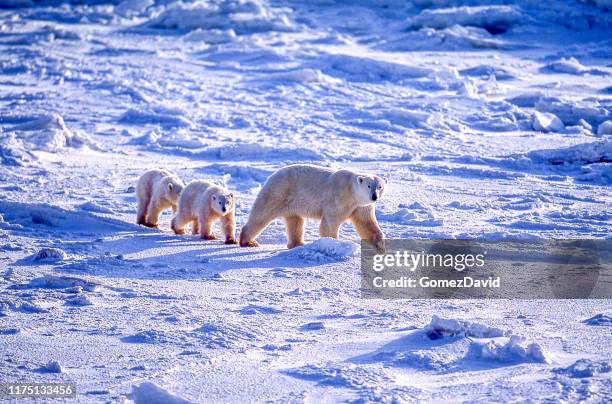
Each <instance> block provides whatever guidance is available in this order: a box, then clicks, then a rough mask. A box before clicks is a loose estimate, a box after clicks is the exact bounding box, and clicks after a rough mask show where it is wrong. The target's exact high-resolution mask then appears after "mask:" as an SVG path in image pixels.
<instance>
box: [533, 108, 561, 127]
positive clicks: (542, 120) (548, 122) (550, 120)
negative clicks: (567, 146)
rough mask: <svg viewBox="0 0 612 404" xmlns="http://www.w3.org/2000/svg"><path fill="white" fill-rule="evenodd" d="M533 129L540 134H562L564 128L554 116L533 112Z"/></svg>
mask: <svg viewBox="0 0 612 404" xmlns="http://www.w3.org/2000/svg"><path fill="white" fill-rule="evenodd" d="M533 129H534V130H538V131H540V132H562V131H563V130H564V129H565V126H564V125H563V122H561V120H560V119H559V118H557V117H556V116H555V115H554V114H551V113H548V112H538V111H535V112H534V113H533Z"/></svg>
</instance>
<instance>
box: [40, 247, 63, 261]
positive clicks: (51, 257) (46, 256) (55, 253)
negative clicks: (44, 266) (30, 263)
mask: <svg viewBox="0 0 612 404" xmlns="http://www.w3.org/2000/svg"><path fill="white" fill-rule="evenodd" d="M67 257H68V255H67V254H66V253H65V252H64V251H62V250H60V249H59V248H41V249H40V250H38V252H37V253H36V254H34V255H33V256H32V260H34V261H41V260H45V261H62V260H65V259H66V258H67Z"/></svg>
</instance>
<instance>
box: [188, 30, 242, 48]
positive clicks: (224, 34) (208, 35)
mask: <svg viewBox="0 0 612 404" xmlns="http://www.w3.org/2000/svg"><path fill="white" fill-rule="evenodd" d="M183 39H184V40H186V41H190V42H204V43H207V44H211V45H216V44H221V43H227V42H233V41H235V40H236V31H234V30H233V29H226V30H221V29H209V30H203V29H199V28H198V29H196V30H195V31H191V32H189V33H188V34H185V35H184V36H183Z"/></svg>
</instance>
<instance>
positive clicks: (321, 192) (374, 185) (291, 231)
mask: <svg viewBox="0 0 612 404" xmlns="http://www.w3.org/2000/svg"><path fill="white" fill-rule="evenodd" d="M385 185H386V184H385V181H383V180H382V179H381V178H380V177H377V176H371V175H367V174H359V173H355V172H353V171H350V170H338V171H335V170H331V169H329V168H324V167H318V166H312V165H301V164H296V165H291V166H287V167H283V168H281V169H280V170H278V171H277V172H275V173H274V174H272V175H271V176H270V178H268V180H267V181H266V183H265V185H264V186H263V188H262V189H261V191H260V192H259V195H257V199H256V200H255V204H254V205H253V209H252V210H251V214H250V216H249V220H248V222H247V224H246V225H245V226H244V227H243V228H242V231H241V234H240V244H241V245H242V246H255V245H257V242H256V241H255V238H256V237H257V236H258V235H259V234H260V233H261V231H262V230H263V229H264V228H265V227H266V226H267V225H268V224H269V223H270V222H271V221H272V220H274V219H275V218H278V217H283V218H284V220H285V223H286V226H287V237H288V244H287V246H288V247H289V248H293V247H295V246H298V245H303V244H304V240H303V234H304V218H311V219H320V220H321V225H320V228H319V233H320V235H321V237H333V238H338V230H339V227H340V225H341V224H342V223H344V222H345V221H346V220H351V221H352V222H353V224H354V225H355V228H356V230H357V232H358V233H359V235H360V237H361V238H362V239H365V240H369V241H371V242H372V244H373V245H374V246H375V247H376V248H377V249H378V250H379V251H382V250H384V235H383V233H382V231H381V229H380V227H379V226H378V223H377V221H376V216H375V213H374V203H375V200H378V199H380V198H381V197H382V195H383V194H384V192H385Z"/></svg>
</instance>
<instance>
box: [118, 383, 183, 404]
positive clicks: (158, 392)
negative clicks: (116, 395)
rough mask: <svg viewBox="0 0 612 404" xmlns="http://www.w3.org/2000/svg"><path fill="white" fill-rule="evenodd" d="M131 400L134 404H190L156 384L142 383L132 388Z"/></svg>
mask: <svg viewBox="0 0 612 404" xmlns="http://www.w3.org/2000/svg"><path fill="white" fill-rule="evenodd" d="M130 398H131V400H132V401H133V402H134V404H188V403H189V401H187V400H185V399H183V398H181V397H179V396H177V395H175V394H172V393H170V392H169V391H168V390H165V389H163V388H162V387H159V386H158V385H156V384H155V383H151V382H142V383H140V384H139V385H137V386H133V387H132V392H131V393H130Z"/></svg>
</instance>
